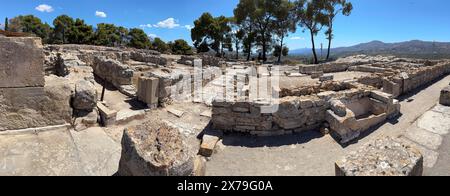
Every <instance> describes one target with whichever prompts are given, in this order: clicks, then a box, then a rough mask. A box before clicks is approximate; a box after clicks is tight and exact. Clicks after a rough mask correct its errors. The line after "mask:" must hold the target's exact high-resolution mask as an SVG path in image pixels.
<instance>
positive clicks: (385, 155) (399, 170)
mask: <svg viewBox="0 0 450 196" xmlns="http://www.w3.org/2000/svg"><path fill="white" fill-rule="evenodd" d="M335 170H336V176H422V173H423V156H422V154H421V153H420V151H419V150H418V149H417V148H416V147H414V146H410V145H407V144H404V143H402V142H400V141H399V140H396V139H392V138H390V137H380V138H378V139H376V140H375V141H373V142H371V143H368V144H366V145H364V146H363V147H361V148H360V149H359V150H357V151H356V152H352V153H350V154H348V155H347V156H345V157H344V158H343V159H341V160H339V161H337V162H336V164H335Z"/></svg>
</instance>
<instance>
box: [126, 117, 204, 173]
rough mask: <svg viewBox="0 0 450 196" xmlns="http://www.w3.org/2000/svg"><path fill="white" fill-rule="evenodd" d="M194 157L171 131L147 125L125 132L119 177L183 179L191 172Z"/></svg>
mask: <svg viewBox="0 0 450 196" xmlns="http://www.w3.org/2000/svg"><path fill="white" fill-rule="evenodd" d="M194 155H195V153H193V152H191V151H190V149H189V148H188V147H186V144H185V143H184V142H183V139H182V136H181V135H180V133H179V131H178V130H177V129H175V128H171V127H168V126H167V125H166V124H164V123H161V122H150V121H149V122H147V123H145V124H143V125H139V126H136V127H132V128H128V129H127V130H125V132H124V136H123V139H122V157H121V160H120V168H119V172H118V174H119V175H124V176H186V175H192V174H193V172H194V159H195V156H194Z"/></svg>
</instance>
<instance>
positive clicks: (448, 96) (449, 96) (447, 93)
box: [439, 86, 450, 106]
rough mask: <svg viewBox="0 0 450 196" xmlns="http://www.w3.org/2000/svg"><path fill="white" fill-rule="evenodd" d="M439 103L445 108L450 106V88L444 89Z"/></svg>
mask: <svg viewBox="0 0 450 196" xmlns="http://www.w3.org/2000/svg"><path fill="white" fill-rule="evenodd" d="M439 103H440V104H442V105H445V106H450V86H448V87H446V88H444V89H442V91H441V97H440V99H439Z"/></svg>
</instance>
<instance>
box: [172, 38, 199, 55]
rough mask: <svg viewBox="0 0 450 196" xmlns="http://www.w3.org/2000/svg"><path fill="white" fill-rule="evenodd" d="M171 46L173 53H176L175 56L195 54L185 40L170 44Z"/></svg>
mask: <svg viewBox="0 0 450 196" xmlns="http://www.w3.org/2000/svg"><path fill="white" fill-rule="evenodd" d="M169 46H170V49H171V50H172V53H174V54H179V55H192V54H194V52H193V51H192V48H191V46H189V44H188V43H187V42H186V41H185V40H183V39H178V40H175V42H169Z"/></svg>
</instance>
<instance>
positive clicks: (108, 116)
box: [97, 102, 117, 126]
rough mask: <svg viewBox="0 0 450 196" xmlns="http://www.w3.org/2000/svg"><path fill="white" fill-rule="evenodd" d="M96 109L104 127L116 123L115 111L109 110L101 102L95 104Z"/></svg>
mask: <svg viewBox="0 0 450 196" xmlns="http://www.w3.org/2000/svg"><path fill="white" fill-rule="evenodd" d="M97 109H98V111H99V113H100V119H101V122H102V123H103V125H104V126H110V125H114V124H115V123H116V117H117V111H115V110H112V109H109V108H108V107H106V106H105V105H104V104H103V103H101V102H97Z"/></svg>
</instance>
